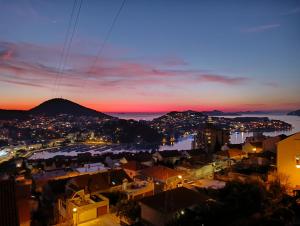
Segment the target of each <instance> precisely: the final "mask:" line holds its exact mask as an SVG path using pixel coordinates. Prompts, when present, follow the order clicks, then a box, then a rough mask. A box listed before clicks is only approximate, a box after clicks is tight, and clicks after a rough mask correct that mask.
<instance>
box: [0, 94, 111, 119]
mask: <svg viewBox="0 0 300 226" xmlns="http://www.w3.org/2000/svg"><path fill="white" fill-rule="evenodd" d="M60 114H68V115H73V116H89V117H99V118H108V119H110V118H112V116H109V115H106V114H104V113H102V112H99V111H96V110H93V109H90V108H87V107H84V106H82V105H80V104H77V103H75V102H72V101H70V100H66V99H62V98H54V99H50V100H47V101H45V102H43V103H41V104H40V105H38V106H36V107H34V108H32V109H30V110H27V111H21V110H0V120H1V119H2V120H5V119H24V118H27V117H28V116H30V115H33V116H36V115H44V116H56V115H60Z"/></svg>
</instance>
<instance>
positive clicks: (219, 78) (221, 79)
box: [199, 74, 249, 85]
mask: <svg viewBox="0 0 300 226" xmlns="http://www.w3.org/2000/svg"><path fill="white" fill-rule="evenodd" d="M199 80H200V81H203V82H215V83H222V84H228V85H239V84H243V83H245V82H247V81H248V80H249V78H245V77H229V76H225V75H214V74H203V75H199Z"/></svg>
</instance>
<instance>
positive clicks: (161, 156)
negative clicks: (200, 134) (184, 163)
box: [152, 150, 182, 165]
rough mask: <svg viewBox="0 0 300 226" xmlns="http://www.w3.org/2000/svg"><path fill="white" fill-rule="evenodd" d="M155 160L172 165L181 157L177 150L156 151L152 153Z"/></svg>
mask: <svg viewBox="0 0 300 226" xmlns="http://www.w3.org/2000/svg"><path fill="white" fill-rule="evenodd" d="M152 157H153V159H154V160H155V161H156V162H164V163H166V164H171V165H174V164H175V163H176V162H178V161H179V160H180V159H181V158H182V154H181V153H180V152H179V151H177V150H170V151H157V152H155V153H154V154H153V155H152Z"/></svg>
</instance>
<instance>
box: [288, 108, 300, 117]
mask: <svg viewBox="0 0 300 226" xmlns="http://www.w3.org/2000/svg"><path fill="white" fill-rule="evenodd" d="M287 114H288V115H296V116H300V109H299V110H296V111H291V112H289V113H287Z"/></svg>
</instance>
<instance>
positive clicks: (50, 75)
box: [0, 0, 300, 111]
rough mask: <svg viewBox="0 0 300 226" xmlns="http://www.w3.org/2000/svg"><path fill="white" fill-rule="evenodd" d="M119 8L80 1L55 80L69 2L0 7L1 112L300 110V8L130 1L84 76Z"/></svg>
mask: <svg viewBox="0 0 300 226" xmlns="http://www.w3.org/2000/svg"><path fill="white" fill-rule="evenodd" d="M79 1H80V0H78V2H79ZM121 4H122V1H121V0H110V1H100V0H94V1H92V0H83V4H82V9H81V13H80V16H79V23H78V27H77V30H76V32H75V35H74V39H73V42H72V43H71V48H70V56H69V57H68V58H67V61H66V64H65V65H64V68H65V70H64V71H63V73H60V74H59V75H57V73H56V72H55V70H57V67H58V65H59V59H60V58H59V56H60V54H61V51H62V48H63V43H64V38H65V34H66V30H67V27H68V23H69V18H70V13H71V9H72V6H73V1H71V0H68V1H67V0H66V1H62V0H58V1H54V0H52V1H41V0H34V1H29V0H27V1H25V0H23V1H21V0H19V1H13V0H12V1H5V0H3V1H1V0H0V21H1V22H0V31H1V32H0V86H1V91H0V94H1V96H3V97H5V98H4V99H2V100H0V107H2V108H4V107H6V108H16V107H19V108H28V107H30V106H32V105H34V104H36V103H38V102H40V101H42V100H45V99H47V98H50V97H54V96H55V95H60V96H63V97H66V98H70V99H72V100H75V101H78V102H80V103H83V104H85V105H88V106H92V107H94V108H97V109H99V110H105V111H152V110H153V111H164V110H176V109H177V110H183V109H188V108H192V109H213V108H219V109H223V110H235V109H241V110H242V109H294V108H297V107H300V101H299V100H300V98H299V97H300V94H299V93H300V89H299V84H300V60H299V59H300V42H299V40H300V1H298V0H295V1H292V0H291V1H289V0H287V1H283V0H282V1H274V0H273V1H263V0H257V1H212V0H210V1H200V0H198V1H189V0H186V1H175V0H163V1H162V0H127V1H126V3H125V5H124V8H123V9H122V11H121V14H120V15H119V17H118V20H117V22H116V24H115V26H114V28H113V30H112V33H111V35H110V36H109V39H108V41H107V43H106V45H105V48H104V49H103V52H102V54H101V56H100V57H99V59H98V61H97V63H96V67H95V68H93V69H94V70H93V71H92V72H90V69H91V65H93V63H92V62H93V59H94V58H93V56H95V55H96V53H97V52H98V50H99V48H100V46H101V45H102V42H103V40H104V37H105V36H106V34H107V32H108V30H109V28H110V26H111V24H112V20H113V18H114V16H115V14H116V12H117V10H118V9H119V7H120V5H121ZM77 7H78V5H77ZM16 68H17V70H16ZM57 76H59V79H58V84H57ZM55 81H56V82H55ZM57 86H58V88H57ZM55 90H56V91H55ZM78 93H80V95H78ZM120 94H121V95H120ZM20 103H22V104H21V105H20Z"/></svg>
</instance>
